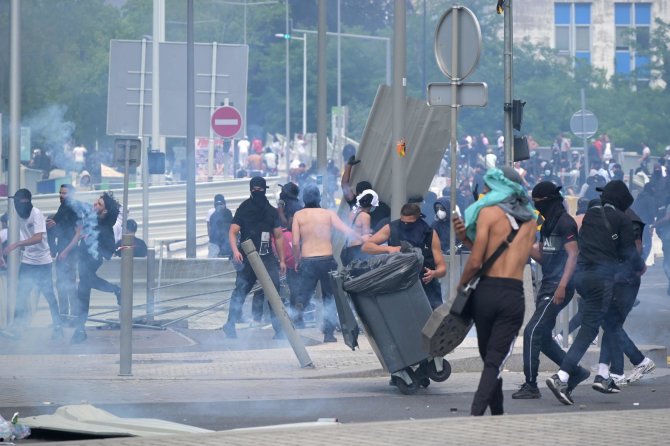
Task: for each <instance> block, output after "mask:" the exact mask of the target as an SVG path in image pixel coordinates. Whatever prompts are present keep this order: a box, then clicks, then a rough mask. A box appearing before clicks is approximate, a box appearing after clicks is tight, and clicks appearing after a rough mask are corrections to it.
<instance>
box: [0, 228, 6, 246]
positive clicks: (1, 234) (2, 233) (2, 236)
mask: <svg viewBox="0 0 670 446" xmlns="http://www.w3.org/2000/svg"><path fill="white" fill-rule="evenodd" d="M6 241H7V228H4V229H0V244H2V243H5V242H6Z"/></svg>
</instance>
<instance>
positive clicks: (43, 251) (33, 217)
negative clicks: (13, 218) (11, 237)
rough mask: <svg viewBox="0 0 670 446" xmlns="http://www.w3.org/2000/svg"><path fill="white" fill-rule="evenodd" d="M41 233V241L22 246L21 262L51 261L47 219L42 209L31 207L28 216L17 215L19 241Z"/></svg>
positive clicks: (44, 262)
mask: <svg viewBox="0 0 670 446" xmlns="http://www.w3.org/2000/svg"><path fill="white" fill-rule="evenodd" d="M40 232H41V233H42V241H41V242H39V243H37V244H35V245H30V246H25V247H24V248H23V258H22V259H21V263H25V264H27V265H48V264H50V263H51V251H49V242H48V241H47V221H46V219H45V218H44V215H43V214H42V211H40V210H39V209H37V208H36V207H33V210H32V211H31V212H30V215H29V216H28V218H26V219H23V218H20V217H19V234H20V239H21V241H23V240H28V239H29V238H31V237H32V236H33V235H35V234H39V233H40Z"/></svg>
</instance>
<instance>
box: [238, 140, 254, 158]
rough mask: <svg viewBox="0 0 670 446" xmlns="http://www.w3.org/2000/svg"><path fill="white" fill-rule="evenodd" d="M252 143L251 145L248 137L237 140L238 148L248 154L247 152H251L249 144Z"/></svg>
mask: <svg viewBox="0 0 670 446" xmlns="http://www.w3.org/2000/svg"><path fill="white" fill-rule="evenodd" d="M250 145H251V143H250V142H249V140H248V139H240V140H239V141H238V142H237V148H238V149H239V150H240V154H244V155H246V154H247V153H249V146H250Z"/></svg>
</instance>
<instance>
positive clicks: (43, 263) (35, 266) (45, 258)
mask: <svg viewBox="0 0 670 446" xmlns="http://www.w3.org/2000/svg"><path fill="white" fill-rule="evenodd" d="M14 209H15V210H16V213H17V214H18V217H19V218H18V220H19V235H20V240H19V241H17V242H14V243H10V244H9V245H7V247H6V248H5V249H4V252H3V254H4V255H8V254H9V253H10V252H12V251H14V250H16V249H23V255H22V257H21V266H20V267H19V282H18V289H17V290H16V307H15V309H14V324H15V327H16V330H15V331H16V333H15V334H16V335H17V336H20V334H21V331H23V329H24V328H25V327H26V326H27V325H28V323H29V320H30V294H31V292H32V291H33V289H34V288H37V291H38V292H40V293H42V294H43V295H44V298H45V299H46V301H47V303H48V304H49V312H50V313H51V322H52V323H53V327H52V332H51V339H60V338H62V337H63V327H62V323H61V317H60V312H59V310H58V301H56V295H55V294H54V289H53V283H52V274H51V264H52V259H51V251H50V250H49V243H48V242H47V226H46V219H45V218H44V215H43V214H42V211H40V210H39V209H37V208H36V207H34V206H33V204H32V194H31V193H30V191H29V190H28V189H19V190H17V191H16V193H15V194H14Z"/></svg>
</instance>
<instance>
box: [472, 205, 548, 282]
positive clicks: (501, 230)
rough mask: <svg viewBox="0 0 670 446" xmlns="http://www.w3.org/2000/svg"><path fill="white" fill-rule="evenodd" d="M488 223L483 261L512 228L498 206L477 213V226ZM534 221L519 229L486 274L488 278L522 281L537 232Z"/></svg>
mask: <svg viewBox="0 0 670 446" xmlns="http://www.w3.org/2000/svg"><path fill="white" fill-rule="evenodd" d="M481 223H488V227H489V231H488V243H487V245H486V253H485V256H484V259H488V258H489V257H490V256H491V254H493V253H494V252H495V250H496V249H498V246H500V244H501V243H502V242H503V240H505V239H506V238H507V236H508V235H509V233H510V231H511V230H512V226H511V224H510V222H509V220H508V219H507V216H506V215H505V212H503V210H502V209H500V208H499V207H498V206H491V207H487V208H484V209H482V210H481V211H480V213H479V218H478V220H477V224H478V225H479V224H481ZM536 228H537V226H536V223H535V220H530V221H527V222H525V223H524V224H522V225H521V226H520V227H519V232H518V233H517V235H516V237H515V238H514V240H513V241H512V243H511V244H510V245H509V247H508V248H507V249H506V250H505V251H504V252H503V253H502V255H501V256H500V257H499V258H498V260H496V262H495V263H494V264H493V266H491V268H490V269H489V270H488V271H487V272H486V274H485V275H486V276H489V277H504V278H509V279H518V280H523V269H524V266H525V265H526V263H527V262H528V258H529V256H530V249H531V247H532V246H533V243H535V241H536V239H535V234H536V231H537V229H536Z"/></svg>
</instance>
